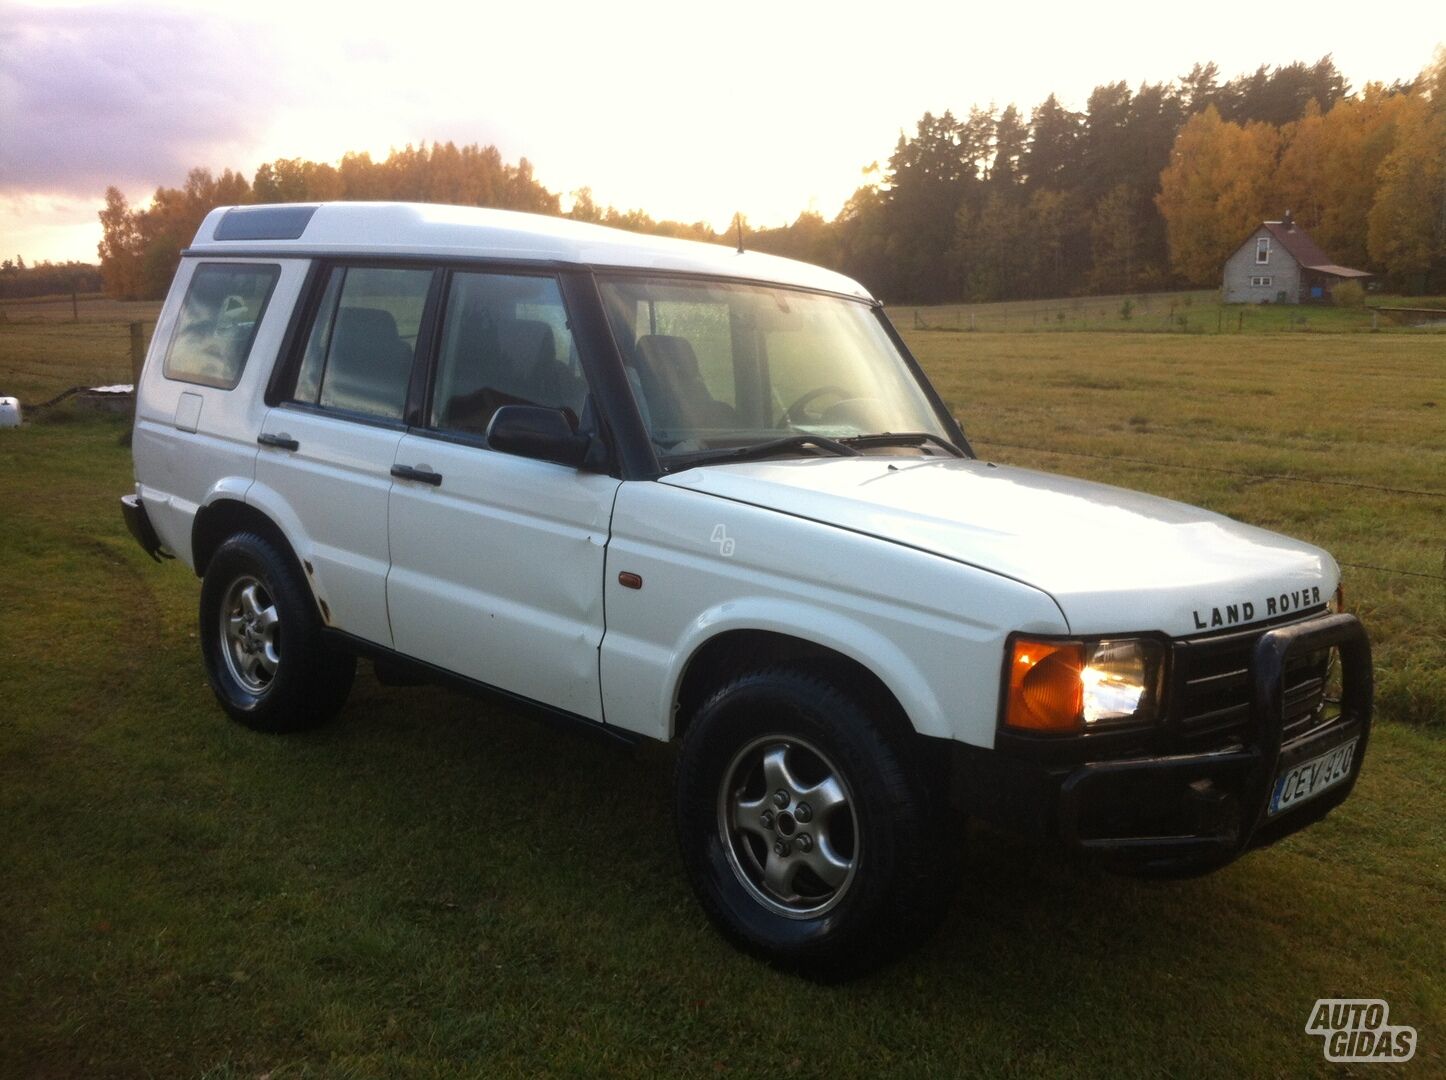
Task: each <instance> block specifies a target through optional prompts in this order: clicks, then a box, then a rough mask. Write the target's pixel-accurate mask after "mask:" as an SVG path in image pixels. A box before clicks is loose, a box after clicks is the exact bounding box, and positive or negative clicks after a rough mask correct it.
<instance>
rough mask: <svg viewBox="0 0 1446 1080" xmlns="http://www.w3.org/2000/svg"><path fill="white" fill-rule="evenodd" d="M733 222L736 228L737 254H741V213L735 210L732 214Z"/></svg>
mask: <svg viewBox="0 0 1446 1080" xmlns="http://www.w3.org/2000/svg"><path fill="white" fill-rule="evenodd" d="M733 224H734V225H735V226H737V228H738V254H740V255H742V254H743V215H742V214H741V213H739V212H737V211H735V212H734V214H733Z"/></svg>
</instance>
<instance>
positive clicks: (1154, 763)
mask: <svg viewBox="0 0 1446 1080" xmlns="http://www.w3.org/2000/svg"><path fill="white" fill-rule="evenodd" d="M1332 647H1334V648H1335V649H1336V650H1337V654H1338V656H1339V657H1340V662H1341V675H1342V684H1343V692H1342V696H1341V701H1340V708H1339V714H1338V715H1337V716H1335V717H1334V718H1333V719H1331V718H1323V719H1322V722H1321V723H1319V724H1317V725H1314V726H1312V727H1311V729H1310V730H1308V731H1305V732H1304V733H1302V734H1299V735H1297V736H1294V737H1292V738H1290V739H1289V740H1287V739H1286V737H1285V723H1286V721H1285V702H1284V700H1283V689H1282V688H1283V686H1284V681H1285V680H1284V673H1285V667H1286V664H1287V661H1288V660H1289V659H1290V657H1292V656H1294V655H1298V654H1300V653H1302V652H1305V653H1310V652H1315V651H1318V650H1322V649H1327V648H1332ZM1250 679H1251V705H1250V716H1249V720H1248V723H1247V724H1246V725H1245V726H1244V728H1243V729H1242V730H1241V731H1240V732H1239V733H1238V734H1237V735H1234V736H1233V737H1232V738H1230V739H1229V740H1228V742H1227V744H1226V745H1224V746H1221V747H1219V748H1216V749H1212V750H1209V751H1206V752H1194V753H1156V754H1147V755H1138V754H1136V755H1130V756H1125V757H1121V758H1118V759H1113V760H1095V761H1083V762H1069V763H1065V764H1061V763H1059V761H1058V759H1057V758H1056V759H1055V761H1054V762H1053V763H1051V764H1048V765H1046V764H1040V763H1036V762H1033V761H1029V760H1024V759H1021V758H1019V757H1017V756H1013V755H1011V754H1010V752H1009V751H1008V750H1007V749H999V750H996V751H995V752H993V753H992V754H986V755H982V756H981V755H979V754H971V755H967V759H968V761H967V764H966V766H965V775H964V777H963V779H962V787H963V789H964V790H965V791H968V790H969V789H970V788H971V787H974V788H975V792H974V795H975V797H974V798H969V799H966V803H967V804H974V803H977V801H978V799H979V796H980V792H979V790H978V787H977V786H976V785H975V784H974V783H972V782H971V776H970V774H971V773H972V774H974V779H975V780H977V778H978V773H979V771H980V770H981V769H984V770H986V771H988V772H989V773H991V774H993V775H992V776H991V779H990V782H989V783H987V784H985V785H983V787H984V792H985V794H984V799H985V800H986V801H989V802H991V803H992V804H993V805H992V807H990V809H993V810H1000V809H1003V810H1004V811H1005V813H1004V814H1003V815H1002V818H1001V816H1000V815H998V814H990V813H988V812H987V811H986V813H985V816H989V817H994V818H995V820H1000V821H1001V823H1003V824H1006V825H1015V826H1018V825H1024V826H1025V827H1026V829H1027V830H1028V831H1032V832H1036V831H1037V832H1044V833H1048V834H1053V835H1055V836H1057V837H1058V838H1059V839H1060V840H1061V841H1062V842H1063V843H1064V844H1065V845H1066V847H1068V848H1069V849H1071V850H1072V851H1074V852H1076V853H1079V854H1081V855H1085V856H1088V857H1090V858H1092V859H1094V860H1095V861H1098V862H1100V863H1103V864H1104V865H1105V866H1107V867H1110V868H1112V869H1116V870H1121V871H1126V872H1134V873H1146V874H1158V875H1186V874H1193V873H1203V872H1206V871H1209V870H1213V869H1215V868H1216V867H1219V866H1223V865H1224V864H1225V863H1228V862H1230V861H1231V860H1232V859H1235V858H1237V857H1238V856H1239V855H1241V854H1243V853H1244V852H1246V851H1248V850H1250V849H1252V848H1255V847H1260V846H1262V845H1265V844H1269V843H1273V842H1274V841H1276V840H1279V839H1280V838H1281V837H1283V836H1287V835H1289V834H1290V833H1293V832H1296V831H1298V830H1300V829H1302V828H1304V827H1305V826H1307V825H1310V824H1311V823H1313V822H1315V821H1318V820H1320V819H1321V818H1322V817H1324V816H1325V815H1326V814H1327V813H1329V812H1330V811H1331V810H1332V809H1334V808H1335V807H1336V806H1339V805H1340V804H1341V803H1342V802H1343V801H1344V800H1345V799H1346V798H1347V796H1349V794H1350V792H1351V789H1352V788H1353V787H1354V786H1355V782H1356V778H1357V777H1358V776H1359V775H1360V769H1361V763H1362V761H1363V760H1364V758H1365V752H1366V744H1367V742H1368V741H1369V738H1370V731H1371V700H1372V675H1371V649H1370V642H1369V641H1368V639H1367V637H1366V633H1365V629H1364V628H1363V627H1362V626H1361V623H1360V621H1359V620H1357V619H1356V618H1355V617H1354V616H1352V615H1345V614H1337V615H1320V616H1317V617H1315V618H1311V619H1308V620H1305V621H1303V622H1298V623H1293V624H1290V625H1287V626H1280V627H1277V628H1275V629H1271V630H1266V631H1265V632H1264V633H1263V634H1262V635H1261V637H1260V639H1259V641H1258V642H1257V643H1256V645H1255V648H1254V652H1253V655H1252V658H1251V664H1250ZM1352 739H1356V740H1358V741H1357V744H1356V747H1355V751H1354V755H1353V758H1352V761H1351V765H1350V769H1349V773H1348V775H1347V776H1346V777H1345V778H1344V779H1342V780H1341V781H1339V782H1338V783H1336V784H1335V785H1333V786H1331V787H1329V788H1327V789H1326V790H1324V791H1322V792H1320V793H1319V794H1317V795H1315V796H1314V797H1312V798H1310V799H1308V800H1306V801H1304V802H1302V803H1301V804H1300V805H1298V806H1294V807H1291V808H1289V809H1286V810H1282V811H1280V812H1279V813H1277V814H1274V815H1272V814H1271V813H1270V803H1271V797H1272V794H1273V791H1274V786H1275V783H1276V779H1277V777H1279V776H1281V775H1282V774H1283V772H1284V771H1286V770H1289V769H1290V768H1292V767H1293V766H1295V765H1298V764H1300V763H1302V762H1306V761H1310V760H1312V759H1313V758H1316V757H1319V756H1321V755H1323V754H1326V753H1328V752H1329V751H1330V750H1332V749H1333V748H1335V747H1339V746H1343V745H1345V744H1346V743H1347V742H1349V741H1350V740H1352ZM985 758H995V759H1003V760H996V761H994V762H992V763H990V762H986V761H985V760H984V759H985ZM991 788H992V791H991V790H990V789H991ZM975 808H977V807H975Z"/></svg>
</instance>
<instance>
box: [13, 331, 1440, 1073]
mask: <svg viewBox="0 0 1446 1080" xmlns="http://www.w3.org/2000/svg"><path fill="white" fill-rule="evenodd" d="M37 329H39V330H42V331H43V330H46V328H45V327H37ZM911 339H912V343H913V344H914V345H915V347H916V348H917V349H918V351H919V354H920V356H921V359H922V360H923V362H924V363H925V365H926V366H927V367H928V368H929V369H930V370H931V372H933V373H934V375H935V376H936V378H937V379H938V381H939V383H940V385H941V388H942V390H943V392H944V393H945V394H946V396H947V397H948V398H949V399H950V400H951V401H952V402H953V404H954V405H955V407H956V408H957V410H958V411H960V413H961V414H962V415H963V416H964V418H965V420H966V423H968V425H969V427H970V431H971V435H972V436H973V437H974V438H975V439H976V441H977V444H978V446H979V449H980V450H981V451H982V452H983V453H985V454H986V455H988V456H990V457H993V458H996V459H999V460H1011V461H1017V462H1022V463H1025V464H1037V465H1043V466H1047V467H1049V468H1052V469H1057V470H1060V471H1068V472H1073V473H1077V474H1079V475H1086V476H1091V477H1096V478H1100V479H1105V480H1111V481H1118V482H1122V483H1127V484H1130V485H1131V486H1136V487H1142V488H1145V489H1147V490H1152V491H1158V492H1161V493H1163V494H1167V495H1172V496H1176V497H1181V498H1186V499H1190V500H1192V501H1197V502H1202V503H1204V504H1205V505H1209V506H1213V507H1215V508H1217V509H1222V510H1225V511H1226V512H1229V513H1234V514H1236V515H1237V516H1240V517H1242V518H1245V519H1247V520H1251V521H1257V522H1259V523H1262V524H1265V525H1270V526H1275V527H1279V528H1283V529H1284V530H1285V531H1287V532H1290V533H1293V534H1295V535H1300V536H1304V537H1306V538H1309V539H1313V540H1318V541H1321V542H1323V543H1326V544H1327V546H1329V547H1331V549H1332V550H1334V551H1335V552H1336V554H1337V555H1338V557H1340V558H1341V559H1343V560H1346V561H1354V562H1360V563H1374V564H1378V565H1381V566H1387V567H1392V568H1396V569H1407V570H1415V571H1418V572H1421V573H1435V574H1441V573H1442V572H1443V569H1442V567H1441V557H1442V541H1443V536H1446V529H1443V516H1442V512H1443V500H1441V499H1439V498H1432V497H1421V496H1406V495H1399V494H1392V493H1385V492H1373V491H1370V490H1366V489H1361V490H1358V489H1347V488H1335V487H1330V486H1326V485H1315V484H1303V483H1294V482H1286V481H1280V480H1269V481H1260V480H1254V479H1249V478H1245V477H1240V476H1236V475H1234V474H1231V473H1212V472H1200V471H1194V470H1196V469H1198V468H1199V467H1201V466H1207V465H1208V466H1210V467H1212V468H1230V469H1234V470H1237V471H1240V472H1276V473H1290V474H1292V475H1297V476H1302V477H1312V478H1316V479H1341V480H1347V481H1351V482H1357V483H1377V484H1382V485H1386V486H1393V487H1402V488H1420V489H1423V490H1434V491H1440V490H1441V488H1442V483H1441V477H1442V476H1443V475H1446V469H1443V467H1442V465H1443V455H1446V446H1443V442H1446V440H1443V436H1442V423H1441V416H1442V413H1441V412H1440V409H1441V408H1446V386H1443V385H1442V370H1441V367H1440V357H1439V351H1438V350H1434V349H1433V348H1432V347H1431V346H1432V345H1433V343H1432V342H1431V341H1430V340H1429V339H1426V338H1423V337H1419V336H1416V335H1379V336H1373V337H1367V336H1359V337H1350V338H1341V339H1331V340H1330V341H1326V342H1325V345H1324V346H1323V344H1322V342H1323V340H1324V339H1319V338H1314V337H1308V336H1301V337H1299V338H1287V337H1285V336H1279V337H1269V336H1261V337H1258V338H1249V339H1246V340H1247V343H1248V345H1249V348H1247V349H1242V348H1241V347H1240V343H1239V342H1238V341H1232V340H1228V339H1224V338H1222V339H1219V340H1215V339H1199V338H1191V337H1178V338H1164V337H1145V336H1138V335H1113V336H1112V335H1093V334H1079V335H1061V336H1058V337H1053V338H1048V339H1044V338H1038V337H1026V336H1022V335H990V334H982V333H981V334H972V335H952V334H949V335H946V334H914V335H911ZM15 340H16V339H13V338H3V337H0V341H4V342H5V343H6V345H7V347H9V346H11V345H12V344H13V343H14V342H15ZM26 347H27V348H29V347H30V346H26ZM35 348H36V349H37V350H38V353H37V355H39V356H42V357H43V356H44V355H45V351H44V350H45V348H46V346H35ZM9 355H10V354H9V353H6V354H0V360H4V361H8V358H9ZM61 362H63V363H74V361H73V360H72V359H70V358H68V357H60V358H57V363H61ZM77 370H79V369H77ZM46 375H47V373H46V372H45V370H43V367H40V368H37V369H36V371H35V374H34V375H33V376H32V377H33V378H35V379H36V380H37V381H40V380H42V379H43V378H45V377H46ZM66 377H67V378H68V377H69V375H67V376H66ZM100 377H101V376H100V375H97V374H91V375H86V376H85V378H84V380H82V381H98V379H99V378H100ZM0 392H6V391H4V390H3V388H0ZM1433 400H1434V401H1435V402H1436V405H1434V406H1430V405H1427V404H1426V403H1427V402H1428V401H1433ZM71 421H72V422H70V423H66V424H55V423H37V424H32V425H27V426H26V427H25V428H24V429H22V430H20V431H0V522H3V523H4V527H3V529H0V566H3V567H4V570H5V574H4V582H3V586H0V626H3V627H4V630H3V632H0V823H3V827H0V865H3V867H4V870H3V872H0V1076H6V1077H9V1076H16V1077H72V1076H73V1077H86V1078H91V1077H107V1076H147V1075H154V1076H167V1077H169V1076H213V1077H241V1076H246V1077H254V1076H261V1075H267V1074H269V1075H270V1076H272V1077H275V1078H282V1077H303V1076H323V1075H324V1076H343V1077H352V1076H356V1077H361V1076H367V1077H370V1076H398V1075H406V1076H473V1075H487V1076H509V1075H515V1076H532V1075H539V1074H546V1075H571V1076H591V1075H596V1074H598V1073H616V1074H619V1075H635V1076H651V1075H658V1074H682V1075H708V1076H713V1075H719V1074H725V1075H743V1076H754V1075H769V1076H823V1075H831V1074H838V1075H858V1076H876V1075H900V1076H910V1077H912V1076H922V1075H939V1076H956V1075H961V1074H966V1073H971V1074H981V1075H994V1076H1061V1077H1063V1076H1078V1075H1110V1076H1157V1075H1160V1074H1169V1075H1191V1076H1194V1075H1215V1076H1231V1077H1234V1076H1258V1075H1263V1076H1296V1075H1312V1074H1316V1075H1334V1074H1335V1073H1336V1070H1334V1069H1328V1068H1327V1067H1326V1064H1325V1062H1324V1061H1323V1058H1322V1056H1321V1044H1320V1040H1319V1039H1318V1038H1314V1037H1310V1036H1307V1035H1306V1034H1305V1033H1304V1030H1303V1029H1304V1027H1305V1022H1306V1016H1307V1013H1308V1010H1309V1008H1310V1006H1311V1004H1312V1003H1313V1002H1314V1001H1315V999H1316V998H1317V997H1321V996H1350V997H1383V998H1385V999H1387V1000H1388V1001H1389V1002H1390V1004H1391V1012H1392V1019H1393V1022H1395V1023H1404V1024H1411V1025H1414V1026H1416V1027H1417V1028H1418V1029H1419V1032H1420V1049H1419V1050H1418V1052H1417V1056H1416V1060H1415V1061H1414V1062H1413V1063H1412V1065H1411V1066H1408V1067H1406V1068H1404V1069H1401V1070H1399V1072H1400V1073H1401V1074H1404V1075H1433V1074H1434V1075H1440V1074H1442V1072H1443V1070H1446V1041H1443V1032H1446V1023H1443V1021H1446V983H1443V980H1442V979H1441V972H1442V971H1443V970H1446V936H1443V934H1442V933H1441V927H1442V897H1443V896H1446V857H1443V853H1446V795H1443V788H1446V741H1443V737H1442V731H1443V729H1442V728H1441V727H1440V726H1439V725H1440V717H1441V714H1442V702H1443V694H1442V684H1441V681H1440V679H1441V672H1442V669H1443V667H1446V662H1443V659H1446V658H1443V655H1442V651H1441V650H1442V648H1443V645H1442V641H1443V639H1446V625H1443V609H1446V604H1443V599H1446V592H1443V583H1442V582H1440V581H1435V580H1431V579H1426V578H1421V579H1417V578H1410V577H1404V576H1398V575H1388V574H1384V573H1380V572H1367V571H1362V570H1358V569H1348V570H1347V588H1348V593H1349V599H1350V602H1351V605H1352V606H1353V607H1354V608H1356V609H1357V610H1359V611H1360V612H1361V613H1362V614H1363V617H1364V618H1365V619H1366V620H1367V622H1368V624H1369V625H1370V628H1371V630H1372V633H1373V636H1374V638H1375V641H1376V644H1377V658H1378V674H1379V677H1380V680H1381V697H1380V706H1381V708H1380V715H1381V722H1380V725H1379V727H1378V729H1377V735H1376V737H1375V738H1374V739H1373V741H1372V745H1371V751H1370V755H1369V758H1368V761H1367V765H1366V769H1365V773H1364V775H1363V777H1362V780H1361V783H1360V786H1359V787H1358V789H1357V792H1356V794H1355V795H1354V796H1353V798H1352V799H1351V800H1350V801H1349V802H1348V803H1347V804H1346V805H1345V806H1344V807H1343V808H1342V809H1341V810H1339V811H1337V812H1336V813H1335V814H1333V815H1332V816H1331V817H1329V818H1328V819H1326V820H1325V821H1324V822H1322V823H1321V824H1320V825H1318V826H1315V827H1313V828H1311V829H1309V830H1307V831H1306V832H1304V833H1301V834H1299V835H1298V836H1295V837H1292V838H1289V839H1288V840H1286V841H1284V842H1283V843H1282V844H1280V845H1278V846H1277V847H1276V848H1274V849H1272V850H1270V851H1267V852H1262V853H1257V854H1255V855H1252V856H1250V857H1248V858H1246V859H1244V860H1242V861H1241V862H1239V863H1237V864H1235V865H1233V866H1231V867H1229V868H1227V869H1225V870H1224V871H1221V872H1219V873H1217V874H1215V875H1213V876H1210V877H1207V878H1204V879H1200V880H1197V881H1189V882H1175V883H1141V882H1133V881H1125V880H1118V879H1114V878H1110V877H1107V876H1103V875H1099V874H1095V873H1090V872H1083V871H1078V870H1075V869H1071V868H1069V867H1067V866H1065V865H1063V864H1062V863H1061V862H1060V861H1059V860H1058V859H1057V858H1056V857H1055V856H1054V855H1053V854H1052V853H1050V852H1048V851H1036V850H1033V849H1031V848H1028V847H1025V846H1022V845H1021V844H1019V843H1017V842H1015V841H1012V840H1010V839H1009V838H1007V837H1003V836H998V835H994V834H990V833H975V834H973V835H971V836H970V837H968V838H967V839H966V840H965V842H964V850H965V866H966V873H965V881H964V885H963V887H962V889H961V891H960V893H959V895H958V896H957V898H956V900H955V902H954V904H953V906H952V909H951V911H950V913H949V916H948V918H947V920H946V922H945V924H944V926H943V928H942V929H941V931H940V933H939V934H938V935H937V936H936V937H935V938H934V939H932V940H931V941H930V942H929V943H928V945H927V946H926V947H925V948H924V949H923V950H921V951H920V952H919V953H917V954H915V955H913V956H911V957H909V958H907V959H906V960H905V961H903V962H902V963H900V964H899V965H897V966H895V967H893V968H891V969H889V970H887V971H884V972H882V973H879V974H877V975H875V976H872V977H870V978H868V979H865V980H862V981H860V982H857V983H854V984H851V985H848V986H843V987H835V988H825V987H818V986H814V985H811V984H808V983H804V982H801V981H799V980H797V979H793V978H789V977H786V976H783V975H780V974H778V973H776V972H774V971H772V970H771V969H769V968H767V967H766V966H764V965H762V964H759V963H757V962H755V961H753V960H750V959H747V958H745V957H742V956H740V955H739V954H737V953H735V952H733V951H732V950H731V949H729V948H728V947H727V946H726V945H724V944H723V943H722V942H721V940H720V939H718V938H717V936H716V935H715V934H714V933H713V932H712V931H711V930H710V929H709V927H708V926H707V925H706V923H705V922H704V920H703V918H702V916H701V914H700V913H699V911H698V909H697V907H696V906H695V904H694V903H693V901H692V898H691V896H690V895H689V893H688V890H687V887H686V885H685V883H684V881H683V879H682V876H681V873H680V870H679V867H678V862H677V858H676V856H675V853H674V849H673V839H672V833H671V828H670V824H669V813H668V805H669V784H670V774H669V769H670V763H671V754H670V751H669V750H668V749H667V748H665V747H658V746H648V747H643V748H640V749H638V750H636V751H633V752H621V751H611V750H605V749H600V748H599V747H598V746H596V745H595V744H593V743H592V742H589V741H584V740H582V739H579V738H576V737H573V736H569V735H565V734H562V733H558V732H555V731H552V730H551V729H548V728H545V727H541V726H538V725H536V724H534V723H532V722H529V721H526V720H523V719H520V718H519V717H517V716H515V715H513V714H512V713H510V712H508V711H507V710H505V709H500V708H495V707H490V706H487V705H483V704H479V703H478V702H476V701H474V700H471V699H467V698H463V697H459V696H456V695H453V694H449V693H447V692H444V691H442V690H439V689H433V688H424V689H391V688H385V687H382V686H380V685H379V684H377V683H376V682H375V680H374V679H373V678H372V676H371V674H370V672H369V670H368V669H366V668H365V667H364V668H363V670H362V672H361V674H360V676H359V679H358V685H357V688H356V691H355V692H354V695H353V697H352V699H351V702H350V703H349V705H348V707H347V709H346V711H345V712H344V714H343V716H342V718H341V719H340V721H339V722H338V723H337V724H335V725H333V726H331V727H329V728H328V729H326V730H324V731H321V732H317V733H314V734H309V735H306V736H301V737H291V738H269V737H265V736H260V735H256V734H253V733H250V732H248V731H246V730H244V729H241V728H239V727H237V726H236V725H233V724H231V723H229V722H228V721H227V720H226V719H225V718H224V716H223V715H222V713H221V712H220V710H219V709H218V708H217V706H216V705H215V703H214V701H213V699H212V698H211V696H210V692H209V690H208V689H207V688H206V686H205V683H204V677H203V674H202V670H201V665H200V660H199V656H198V652H197V646H196V637H195V614H194V613H195V604H196V597H197V584H196V582H195V580H194V579H193V578H192V577H191V576H190V575H189V574H188V573H187V572H186V571H185V570H184V569H183V568H182V567H180V566H178V565H176V564H174V563H171V564H167V565H165V566H162V567H157V566H155V565H153V564H152V563H150V562H149V561H148V560H147V559H146V558H145V557H144V556H143V555H142V554H141V553H140V551H139V550H137V549H136V547H135V545H134V544H133V543H132V542H131V540H130V538H129V537H128V536H127V535H126V533H125V531H124V528H123V526H122V525H121V522H120V516H119V513H118V510H117V507H116V504H115V497H116V496H117V495H118V494H120V493H122V492H123V491H125V490H127V488H128V486H129V483H130V462H129V456H128V452H127V451H126V450H125V449H124V447H123V446H122V445H121V436H122V435H123V433H124V430H125V429H124V425H123V424H121V423H118V422H116V421H113V420H109V419H105V418H90V417H87V416H86V415H84V414H74V415H73V416H72V417H71ZM1006 444H1008V445H1006ZM1017 447H1031V448H1032V449H1017ZM1041 448H1044V449H1041ZM1063 451H1071V452H1073V453H1071V454H1066V453H1063ZM1074 454H1099V455H1105V459H1103V460H1102V459H1100V458H1096V457H1082V456H1073V455H1074ZM1123 458H1131V459H1138V462H1140V463H1136V462H1135V461H1125V460H1122V459H1123ZM1169 465H1178V466H1188V467H1189V468H1170V467H1167V466H1169ZM1433 680H1434V681H1433ZM1403 721H1408V722H1403ZM945 857H948V856H947V855H946V854H942V853H941V858H945ZM1393 1074H1394V1073H1393Z"/></svg>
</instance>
